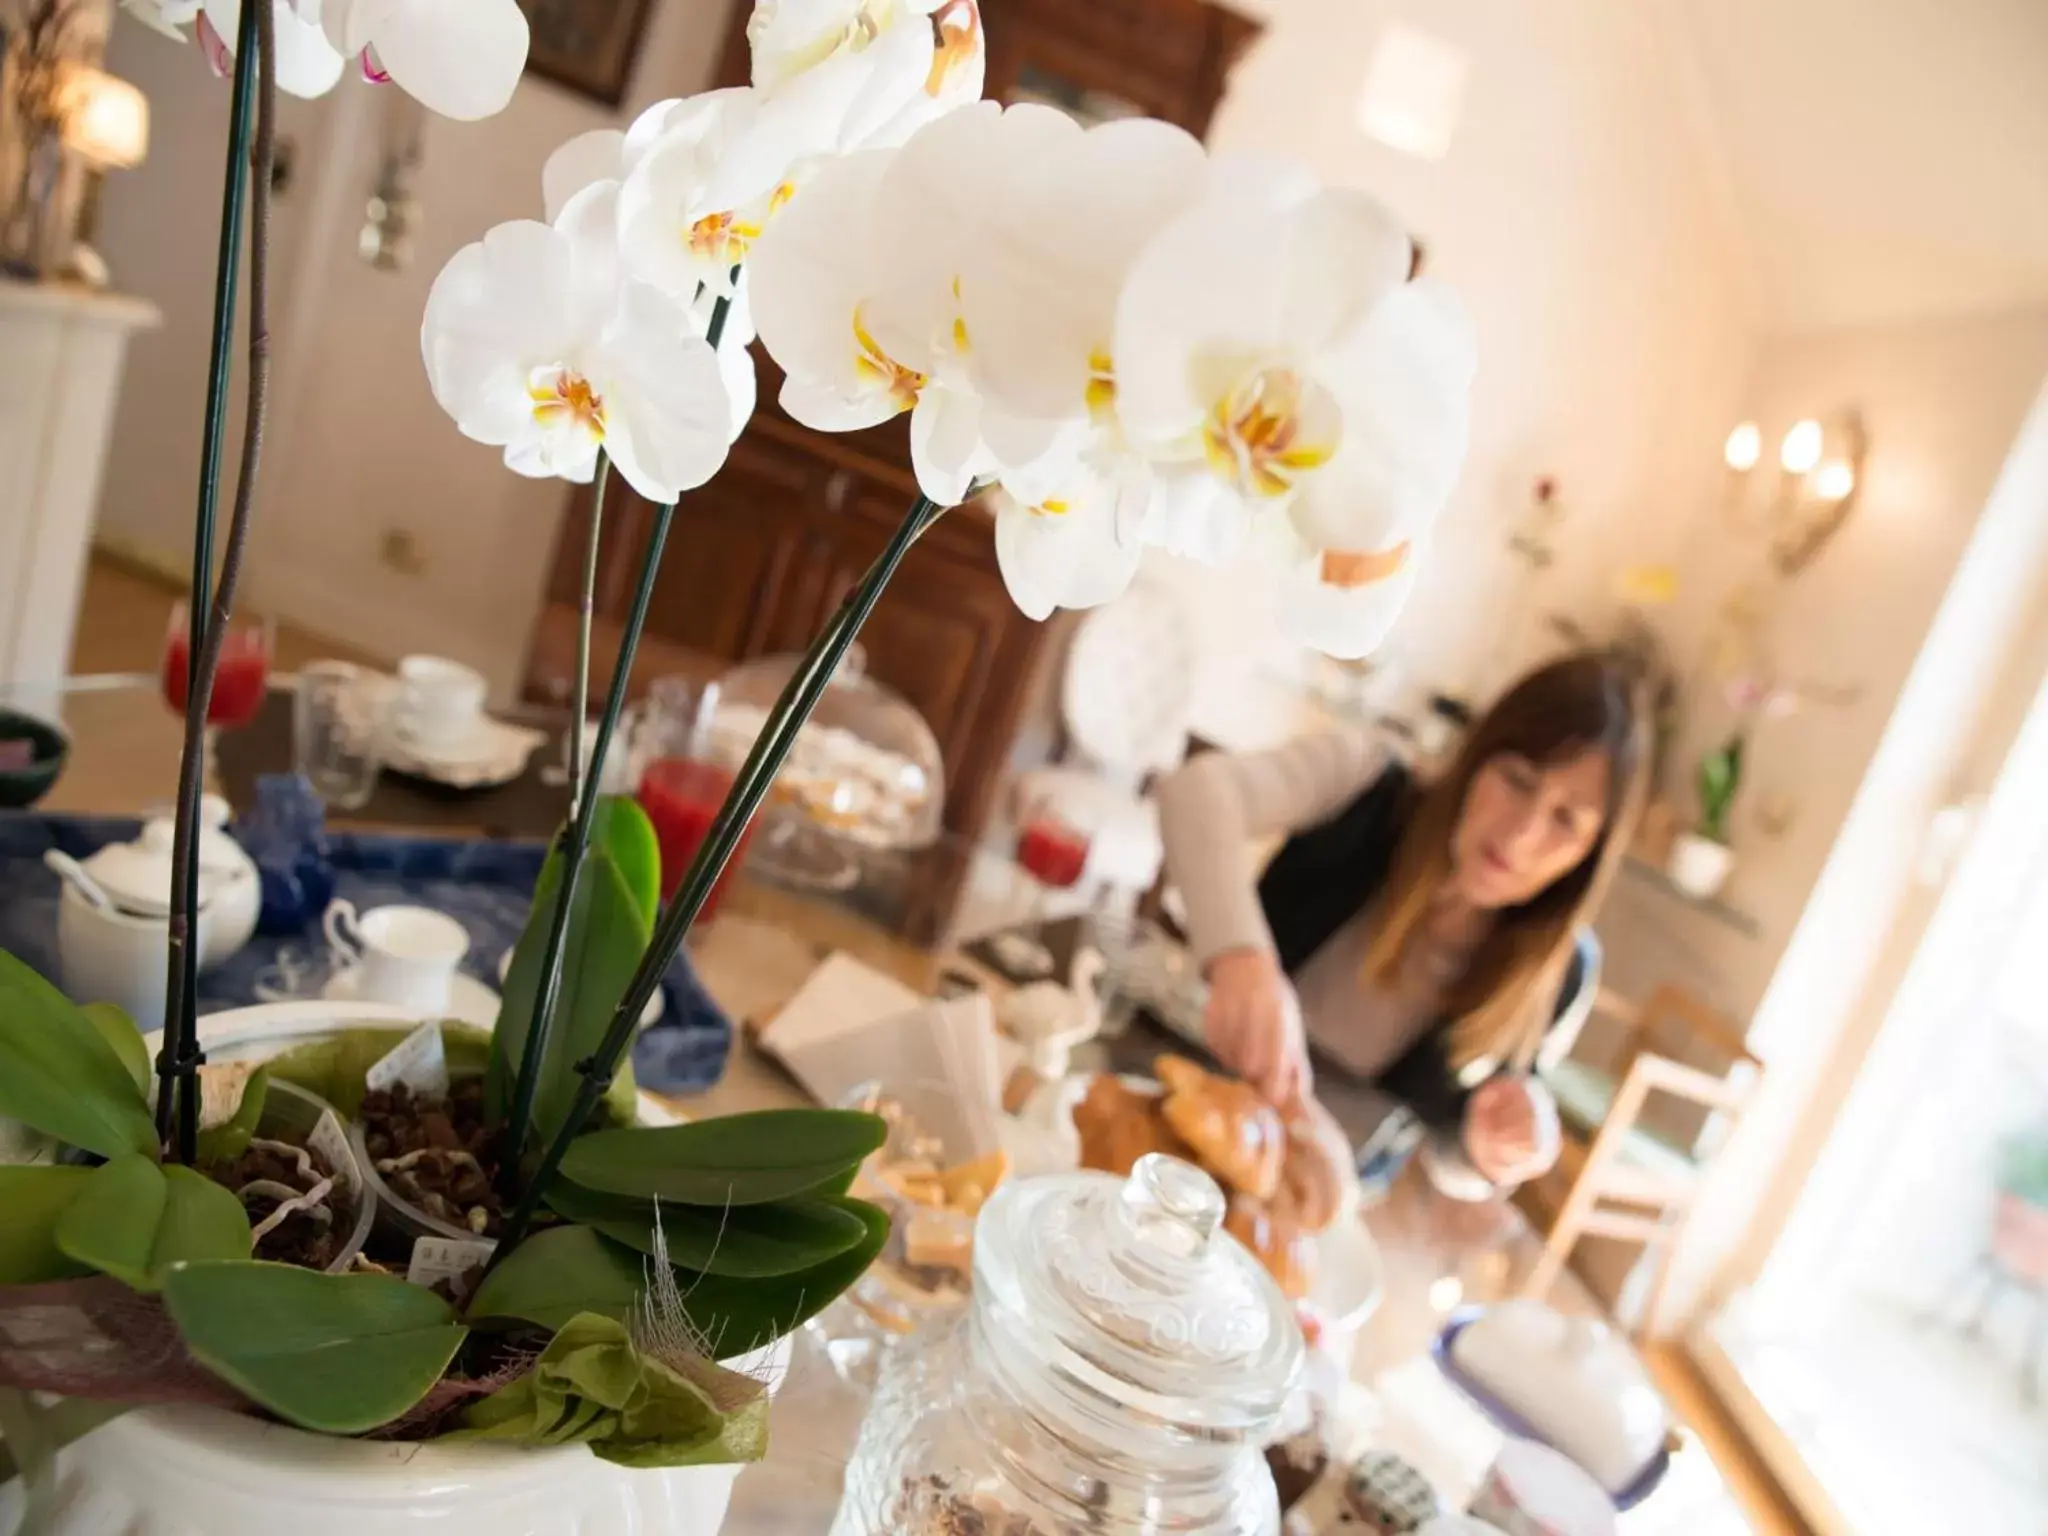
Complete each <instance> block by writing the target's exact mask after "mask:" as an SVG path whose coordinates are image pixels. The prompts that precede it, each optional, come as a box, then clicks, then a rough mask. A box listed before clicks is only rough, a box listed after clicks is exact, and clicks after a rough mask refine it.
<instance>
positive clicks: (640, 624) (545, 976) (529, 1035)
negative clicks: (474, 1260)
mask: <svg viewBox="0 0 2048 1536" xmlns="http://www.w3.org/2000/svg"><path fill="white" fill-rule="evenodd" d="M731 307H732V306H731V301H730V300H729V299H720V300H719V301H718V302H717V303H716V304H715V305H713V306H712V310H711V321H710V324H709V325H707V326H706V327H705V337H706V339H707V340H708V341H709V342H710V343H711V346H712V348H713V350H714V351H715V350H716V349H717V347H718V342H719V338H720V337H721V336H723V335H724V334H725V317H726V314H727V312H728V311H729V310H730V309H731ZM600 473H602V471H600ZM603 496H604V491H603V485H602V483H601V482H600V485H599V488H598V498H597V504H594V505H593V508H592V514H591V515H592V520H593V521H592V534H591V545H592V548H593V549H594V548H595V547H596V542H597V535H596V531H595V519H596V515H597V512H598V511H599V510H600V509H601V504H602V501H603ZM675 510H676V504H675V503H674V502H672V501H671V502H669V503H668V504H667V505H665V506H658V507H656V508H655V509H654V529H653V531H652V532H651V533H649V534H648V536H647V553H646V555H645V556H644V557H643V558H642V559H641V562H640V581H639V585H638V586H637V587H636V588H635V590H634V593H633V606H632V609H631V611H630V612H629V613H628V614H627V616H626V627H625V632H624V634H623V635H622V636H621V637H620V640H619V655H618V660H617V661H616V663H614V665H613V667H612V681H611V687H610V689H609V690H608V692H607V693H606V695H605V704H604V715H603V716H602V718H601V719H600V720H599V721H598V726H597V740H596V742H595V743H594V744H593V745H592V748H591V753H590V764H589V771H588V773H587V774H586V775H585V780H584V783H583V785H582V789H581V792H580V793H579V794H578V795H577V797H576V814H575V819H574V820H573V822H572V823H571V825H570V827H569V830H568V841H567V842H566V844H565V845H564V847H563V849H562V878H561V881H560V883H559V885H558V888H557V894H556V898H555V909H554V913H553V915H552V916H551V917H550V919H549V921H548V938H547V946H546V947H545V948H544V949H543V950H542V951H541V962H540V986H539V988H538V991H537V995H536V996H535V998H534V1006H533V1017H532V1018H531V1019H530V1020H528V1021H527V1026H526V1043H525V1045H524V1046H523V1047H522V1048H521V1051H520V1056H519V1076H518V1078H517V1080H516V1081H515V1082H514V1084H513V1089H512V1106H511V1110H510V1113H509V1114H508V1115H507V1117H506V1120H505V1135H504V1141H503V1143H502V1144H501V1147H500V1152H499V1164H498V1180H499V1186H500V1189H501V1191H502V1192H503V1193H504V1195H505V1196H506V1197H507V1198H510V1197H511V1196H512V1195H513V1193H514V1191H516V1190H517V1189H518V1186H519V1165H520V1161H521V1158H522V1156H523V1155H524V1153H525V1150H526V1137H527V1132H528V1131H529V1130H530V1129H531V1128H532V1125H533V1102H534V1098H535V1096H536V1095H537V1094H538V1093H539V1091H540V1075H541V1070H542V1067H543V1065H544V1064H545V1062H546V1060H547V1044H548V1036H549V1035H550V1034H551V1033H552V1032H553V1030H554V1024H555V1005H556V1003H557V1001H558V1000H559V998H560V996H561V990H562V969H563V964H564V953H563V952H564V949H565V948H566V941H567V938H568V932H569V919H570V914H571V912H572V910H573V908H574V906H575V901H576V887H577V883H578V880H579V877H580V876H581V875H582V872H583V860H584V857H585V856H586V855H587V854H588V853H589V851H590V833H591V828H592V826H593V825H594V824H595V823H596V820H597V802H598V786H599V785H600V784H602V783H603V782H604V760H605V755H606V753H607V752H608V751H610V749H611V741H612V732H613V731H614V730H615V729H616V728H617V726H618V723H619V715H620V713H621V712H622V711H623V710H624V709H625V705H626V691H627V687H628V685H629V684H630V683H631V681H632V676H633V657H634V655H635V654H636V653H637V652H638V650H639V648H640V632H641V630H642V629H644V628H645V627H646V624H647V608H648V605H649V603H650V602H652V600H653V597H654V577H655V573H656V571H657V569H658V568H659V567H660V565H661V551H662V546H663V545H664V544H666V543H667V541H668V530H669V523H670V521H671V519H673V518H674V516H675ZM594 569H595V564H594V562H592V563H591V564H590V565H589V566H588V567H586V571H585V577H584V604H585V612H586V618H585V621H584V622H585V624H586V625H587V624H588V622H589V621H588V617H587V614H588V609H589V605H590V603H591V595H590V584H591V580H592V572H593V571H594ZM577 725H578V729H579V733H580V726H581V720H580V717H579V719H578V722H577ZM634 1018H635V1019H638V1018H639V1015H638V1014H637V1013H636V1014H634ZM578 1102H579V1106H580V1107H579V1108H577V1109H576V1110H574V1111H572V1113H571V1118H570V1120H569V1121H568V1122H566V1124H571V1125H574V1126H576V1127H577V1128H579V1129H580V1128H581V1127H582V1125H583V1122H584V1121H585V1120H586V1119H588V1118H589V1114H590V1107H589V1106H588V1105H582V1104H581V1101H580V1100H579V1101H578ZM556 1161H557V1162H559V1161H560V1158H559V1156H558V1157H557V1158H556ZM550 1171H552V1169H550ZM539 1187H540V1186H539V1185H538V1184H533V1185H530V1186H529V1187H528V1188H527V1189H526V1191H525V1193H524V1194H522V1195H520V1196H519V1208H520V1209H521V1210H523V1211H525V1212H526V1214H527V1219H528V1220H531V1219H532V1215H533V1210H534V1208H535V1206H536V1204H537V1200H538V1196H537V1194H536V1191H537V1190H538V1189H539ZM522 1230H524V1229H523V1227H522ZM511 1251H512V1243H510V1242H503V1243H500V1244H499V1245H498V1252H499V1253H509V1252H511Z"/></svg>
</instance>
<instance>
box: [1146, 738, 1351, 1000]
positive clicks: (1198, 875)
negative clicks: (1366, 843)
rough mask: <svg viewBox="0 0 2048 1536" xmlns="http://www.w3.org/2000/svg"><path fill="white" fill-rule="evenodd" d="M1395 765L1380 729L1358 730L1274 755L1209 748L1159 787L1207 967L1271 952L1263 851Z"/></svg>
mask: <svg viewBox="0 0 2048 1536" xmlns="http://www.w3.org/2000/svg"><path fill="white" fill-rule="evenodd" d="M1387 761H1388V754H1387V747H1386V742H1385V739H1384V738H1383V737H1382V736H1381V735H1380V733H1379V732H1377V731H1375V730H1373V729H1372V728H1370V727H1367V726H1355V727H1347V728H1345V729H1343V730H1336V731H1325V732H1319V733H1317V734H1315V735H1312V736H1303V737H1301V738H1299V739H1297V740H1295V741H1291V742H1289V743H1287V744H1286V745H1285V746H1282V747H1275V748H1273V749H1272V750H1270V751H1266V752H1249V753H1229V752H1205V753H1203V754H1202V755H1201V756H1199V757H1195V758H1190V759H1189V760H1188V761H1187V762H1186V763H1184V764H1183V765H1182V766H1181V767H1180V768H1178V769H1176V770H1175V771H1174V772H1173V773H1172V774H1171V775H1170V776H1169V777H1168V778H1167V779H1166V780H1165V781H1164V782H1163V783H1162V784H1161V785H1160V786H1159V825H1160V832H1161V835H1162V837H1163V838H1164V841H1165V845H1166V872H1167V875H1168V876H1169V877H1170V878H1171V879H1172V880H1173V882H1174V883H1175V884H1176V885H1177V886H1179V887H1180V894H1181V900H1182V901H1183V902H1185V903H1186V905H1187V916H1188V943H1189V947H1190V948H1191V949H1192V950H1193V952H1194V955H1195V959H1196V961H1197V962H1198V963H1199V964H1201V965H1203V966H1206V965H1207V964H1208V963H1209V961H1210V960H1212V959H1214V958H1215V957H1216V956H1217V955H1219V954H1222V953H1224V952H1225V951H1227V950H1232V949H1264V950H1267V951H1269V952H1270V951H1271V950H1272V948H1273V935H1272V934H1271V932H1269V931H1268V930H1267V927H1266V919H1265V916H1264V914H1263V913H1262V912H1261V911H1260V910H1259V895H1258V889H1257V886H1258V861H1257V858H1256V850H1257V847H1258V845H1260V844H1261V843H1263V842H1265V841H1268V840H1271V839H1274V838H1281V837H1286V836H1288V835H1289V834H1291V833H1294V832H1298V831H1300V830H1302V829H1303V828H1304V827H1312V826H1314V825H1316V823H1318V822H1320V821H1325V820H1327V819H1329V818H1330V817H1331V816H1334V815H1335V814H1336V813H1337V812H1338V811H1340V810H1342V809H1343V808H1344V806H1345V804H1346V803H1347V802H1348V801H1349V800H1350V799H1351V798H1352V797H1353V796H1354V795H1356V794H1357V793H1358V792H1359V791H1360V790H1361V789H1363V788H1365V786H1366V785H1368V784H1369V783H1371V782H1372V781H1373V780H1374V779H1376V778H1378V777H1379V775H1380V772H1381V770H1383V769H1384V768H1385V767H1386V765H1387Z"/></svg>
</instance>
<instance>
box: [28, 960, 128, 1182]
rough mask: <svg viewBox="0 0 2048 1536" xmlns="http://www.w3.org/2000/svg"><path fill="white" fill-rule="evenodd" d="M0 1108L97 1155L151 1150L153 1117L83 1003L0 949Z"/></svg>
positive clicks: (123, 1065) (119, 1058) (113, 1049)
mask: <svg viewBox="0 0 2048 1536" xmlns="http://www.w3.org/2000/svg"><path fill="white" fill-rule="evenodd" d="M0 1115H7V1116H11V1117H12V1118H14V1119H16V1120H19V1121H21V1122H22V1124H24V1125H26V1126H28V1127H30V1128H31V1129H32V1130H38V1131H41V1132H42V1133H43V1134H44V1135H46V1136H55V1137H56V1138H57V1139H58V1140H59V1141H65V1142H69V1143H70V1144H71V1145H72V1146H74V1147H83V1148H84V1149H85V1150H86V1151H88V1152H94V1153H97V1154H98V1155H99V1156H101V1157H120V1156H122V1155H123V1154H124V1153H128V1152H141V1153H146V1154H148V1155H150V1156H155V1155H156V1151H157V1141H156V1123H155V1122H154V1121H153V1120H152V1119H151V1118H150V1114H149V1102H148V1100H147V1099H146V1098H145V1097H144V1096H143V1091H142V1090H141V1089H140V1088H138V1087H137V1086H136V1083H135V1079H134V1077H133V1076H132V1075H131V1074H130V1072H129V1069H128V1066H127V1064H126V1063H125V1062H124V1061H123V1060H122V1057H121V1053H120V1052H119V1051H118V1050H116V1049H115V1047H114V1046H112V1045H110V1044H109V1043H108V1041H107V1037H106V1036H105V1035H103V1034H102V1033H101V1032H100V1029H99V1027H98V1026H97V1025H95V1024H94V1022H93V1020H92V1019H91V1018H90V1017H89V1016H88V1015H87V1014H86V1012H85V1010H83V1009H82V1008H80V1007H79V1006H78V1005H77V1004H76V1003H74V1002H72V1001H71V1000H70V999H69V998H67V997H66V996H65V995H64V994H63V993H61V992H59V991H58V990H57V989H56V988H55V987H53V986H51V985H50V984H49V983H48V982H47V981H45V980H43V978H42V977H41V976H39V975H37V974H36V973H35V971H34V970H32V969H31V968H30V967H29V966H28V965H26V964H24V963H23V962H22V961H20V960H17V959H16V958H15V957H14V956H13V955H10V954H8V953H6V952H5V951H4V950H0Z"/></svg>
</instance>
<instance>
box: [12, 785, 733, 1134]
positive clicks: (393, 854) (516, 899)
mask: <svg viewBox="0 0 2048 1536" xmlns="http://www.w3.org/2000/svg"><path fill="white" fill-rule="evenodd" d="M141 825H142V824H141V823H140V822H139V821H136V820H132V819H129V818H125V817H102V816H39V815H35V814H31V813H12V812H8V813H0V949H5V950H7V951H9V952H10V953H12V954H14V955H17V956H19V957H20V958H21V959H23V960H25V961H27V962H28V963H29V964H30V965H32V966H34V967H35V968H36V969H37V970H38V971H40V972H41V973H42V974H43V975H45V976H47V977H49V978H51V979H52V980H53V981H55V980H57V979H58V966H57V898H58V886H59V881H58V877H57V876H56V874H55V873H53V872H52V871H51V870H50V869H49V867H48V866H47V865H45V864H44V863H43V854H44V852H45V851H46V850H48V849H50V848H57V849H60V850H62V851H63V852H65V853H68V854H70V855H71V856H72V857H73V858H77V859H83V858H86V857H88V856H90V855H91V854H93V853H95V852H97V851H98V850H99V849H100V848H102V847H105V846H106V845H107V844H108V843H113V842H124V841H127V840H130V839H132V838H134V837H135V836H136V835H137V833H139V832H140V831H141ZM325 844H326V864H327V866H328V868H329V869H330V870H331V871H332V873H333V877H334V894H335V895H336V896H341V897H346V898H347V899H348V900H349V901H352V902H354V903H355V905H356V908H357V910H359V911H367V910H368V909H369V908H371V907H375V906H384V905H389V904H391V903H394V902H405V903H411V904H414V905H418V906H425V907H434V908H437V909H439V910H440V911H443V912H446V913H447V914H448V915H449V916H450V917H453V918H455V919H456V920H457V921H458V922H460V923H461V924H462V925H463V927H465V928H467V929H468V930H469V937H470V949H469V955H468V957H467V958H466V959H465V960H464V961H463V969H464V970H465V971H468V972H469V973H470V974H471V975H473V976H475V977H477V978H478V979H479V980H481V981H483V982H484V983H486V984H487V985H489V986H491V987H492V988H494V989H495V988H496V986H497V965H498V958H499V956H501V955H502V954H504V952H505V951H506V950H508V949H510V948H511V947H512V945H513V944H514V943H516V942H517V941H518V938H519V934H520V930H521V929H523V928H524V927H525V925H526V915H527V912H528V910H529V908H530V907H531V906H532V899H533V887H534V883H535V882H536V881H537V880H538V879H539V878H540V867H541V860H542V858H543V856H544V854H545V852H546V850H545V848H543V847H542V845H540V844H538V843H503V842H488V841H482V840H474V841H472V840H461V839H454V838H434V837H393V836H384V835H373V834H368V833H350V832H331V833H327V834H326V835H325ZM287 946H296V947H297V948H298V950H300V951H301V952H303V953H306V954H308V955H316V954H319V953H320V952H321V951H322V950H323V949H324V946H325V940H324V939H323V938H322V937H321V934H320V923H319V915H318V914H317V913H315V914H314V915H313V916H312V917H311V919H310V920H309V921H307V922H306V924H305V925H304V926H303V927H302V928H301V929H300V930H298V931H297V932H284V933H270V934H263V933H259V934H258V935H257V936H256V937H255V938H254V939H253V940H251V941H250V943H249V945H248V947H247V948H245V949H243V950H242V952H241V953H240V954H238V955H236V956H234V957H233V958H232V959H230V960H229V961H228V962H227V963H226V964H224V965H222V966H220V967H218V968H216V969H214V970H210V971H208V972H206V973H205V974H204V975H202V976H201V977H200V978H199V1008H200V1012H201V1013H202V1014H205V1013H214V1012H217V1011H219V1010H221V1009H223V1008H241V1007H246V1006H247V1005H248V1004H250V1003H254V1002H259V1001H261V999H260V998H259V997H258V996H257V993H256V980H257V978H258V976H260V975H262V974H263V973H265V972H266V971H274V968H275V966H276V964H277V961H278V956H279V954H280V952H281V951H283V950H285V949H286V947H287ZM662 990H663V995H664V998H665V1002H666V1006H665V1007H664V1008H663V1010H662V1015H661V1019H660V1021H659V1022H658V1023H656V1024H655V1025H654V1026H653V1027H652V1028H650V1029H648V1030H646V1031H644V1032H643V1033H642V1034H641V1036H640V1038H639V1040H638V1041H636V1042H635V1044H634V1048H633V1069H634V1075H635V1076H636V1077H637V1078H638V1079H639V1081H640V1083H641V1085H642V1086H643V1087H647V1088H651V1089H654V1090H656V1091H657V1092H663V1093H686V1092H691V1091H694V1090H697V1089H702V1088H708V1087H710V1086H711V1085H712V1084H713V1083H715V1082H717V1081H718V1079H719V1077H720V1075H721V1074H722V1073H723V1072H724V1070H725V1059H726V1054H727V1052H728V1051H729V1050H730V1048H731V1045H732V1020H731V1019H729V1018H728V1017H726V1014H725V1012H724V1010H723V1009H721V1008H720V1007H719V1006H718V1004H717V1003H715V1002H714V1001H712V998H711V995H710V994H709V993H708V992H706V991H705V990H704V986H703V983H702V982H700V981H699V980H698V979H697V973H696V971H695V970H694V969H693V968H692V966H691V965H690V959H689V956H688V954H687V953H683V954H678V955H677V956H676V958H675V961H674V963H673V964H672V965H670V967H669V969H668V975H667V976H666V977H665V978H664V980H663V984H662Z"/></svg>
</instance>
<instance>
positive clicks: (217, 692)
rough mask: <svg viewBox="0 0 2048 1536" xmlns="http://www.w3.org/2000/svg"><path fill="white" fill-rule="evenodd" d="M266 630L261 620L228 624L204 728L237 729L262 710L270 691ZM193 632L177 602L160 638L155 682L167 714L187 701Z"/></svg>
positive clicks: (180, 711)
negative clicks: (159, 665)
mask: <svg viewBox="0 0 2048 1536" xmlns="http://www.w3.org/2000/svg"><path fill="white" fill-rule="evenodd" d="M270 649H271V632H270V625H269V624H268V623H267V622H266V621H264V620H262V619H231V620H229V622H228V632H227V634H226V636H225V637H223V639H222V641H221V648H220V665H219V667H218V668H216V669H215V671H214V674H213V697H212V698H211V699H209V700H208V701H207V707H206V723H207V725H208V726H210V727H213V728H215V729H219V730H230V731H232V730H239V729H240V728H241V727H243V726H245V725H247V724H249V723H250V722H251V721H252V720H254V719H255V718H256V716H257V713H258V712H259V711H260V710H261V709H262V708H263V700H264V697H265V695H266V694H267V693H268V692H269V690H270ZM191 671H192V630H191V618H190V610H189V609H188V608H187V606H186V605H185V604H184V603H179V604H178V605H177V607H176V608H174V609H173V610H172V611H171V626H170V629H169V630H168V631H167V632H166V634H165V636H164V660H163V672H162V676H161V678H160V682H161V684H162V688H163V696H164V702H165V703H166V704H168V705H169V706H170V708H171V713H173V714H176V715H183V714H184V713H185V704H186V700H187V699H188V698H189V697H190V686H191Z"/></svg>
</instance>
